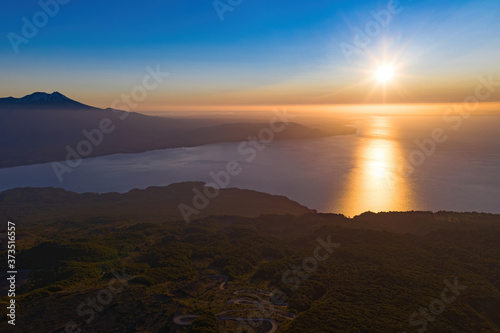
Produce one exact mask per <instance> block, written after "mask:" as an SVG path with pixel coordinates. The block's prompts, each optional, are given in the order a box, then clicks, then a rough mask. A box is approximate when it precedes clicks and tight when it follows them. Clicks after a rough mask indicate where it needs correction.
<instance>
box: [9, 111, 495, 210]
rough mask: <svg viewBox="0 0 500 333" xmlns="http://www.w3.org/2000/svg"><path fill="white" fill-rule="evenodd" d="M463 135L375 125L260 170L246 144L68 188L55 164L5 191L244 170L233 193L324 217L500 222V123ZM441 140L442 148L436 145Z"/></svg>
mask: <svg viewBox="0 0 500 333" xmlns="http://www.w3.org/2000/svg"><path fill="white" fill-rule="evenodd" d="M454 125H455V126H456V127H455V129H454V128H453V127H452V126H454ZM457 125H458V123H454V122H445V121H444V120H443V118H442V117H438V116H432V117H429V116H425V117H415V116H405V117H390V116H389V117H370V118H365V119H362V120H357V121H355V123H354V125H353V126H355V127H356V128H358V130H359V131H358V134H356V135H349V136H335V137H329V138H322V139H313V140H297V141H276V142H273V143H271V144H269V145H267V146H266V148H265V149H264V150H263V151H260V152H259V153H258V155H257V158H256V159H255V160H254V161H253V162H247V161H246V158H247V157H248V156H242V155H240V154H239V153H238V146H239V143H222V144H215V145H206V146H201V147H195V148H176V149H166V150H158V151H150V152H146V153H140V154H115V155H108V156H103V157H97V158H91V159H86V160H84V161H83V163H82V164H81V165H80V166H79V167H78V168H76V169H75V170H74V172H73V173H71V174H66V175H65V176H64V177H65V178H64V181H63V182H61V183H60V182H59V180H58V179H57V177H56V175H55V173H54V171H53V170H52V167H51V165H50V163H47V164H38V165H31V166H22V167H14V168H6V169H0V191H3V190H6V189H11V188H16V187H28V186H30V187H61V188H64V189H67V190H71V191H75V192H80V193H82V192H100V193H102V192H126V191H128V190H130V189H133V188H146V187H149V186H161V185H168V184H171V183H175V182H182V181H206V182H208V181H211V179H210V176H209V173H210V172H211V171H214V172H217V171H219V170H223V169H224V168H225V165H226V163H227V162H228V161H232V160H236V161H239V162H240V163H241V164H242V165H243V171H242V173H241V174H240V175H238V176H236V177H233V178H232V179H231V183H230V185H229V187H238V188H244V189H252V190H257V191H262V192H266V193H271V194H277V195H285V196H287V197H289V198H290V199H292V200H295V201H297V202H299V203H301V204H303V205H306V206H308V207H310V208H314V209H317V210H318V211H321V212H335V213H342V214H345V215H348V216H353V215H356V214H360V213H362V212H365V211H368V210H370V211H374V212H379V211H406V210H430V211H438V210H448V211H478V212H491V213H500V204H499V201H500V147H499V143H500V131H499V129H500V117H498V116H476V117H470V118H467V119H463V120H462V123H461V126H459V127H458V126H457ZM436 131H437V133H440V135H439V136H436V137H439V139H440V140H439V142H436V141H430V140H432V137H433V132H434V133H435V132H436ZM416 140H421V144H420V146H421V147H423V148H419V146H418V145H417V143H416ZM431 142H433V143H431Z"/></svg>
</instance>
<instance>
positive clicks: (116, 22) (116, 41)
mask: <svg viewBox="0 0 500 333" xmlns="http://www.w3.org/2000/svg"><path fill="white" fill-rule="evenodd" d="M54 1H55V0H54ZM221 1H222V2H226V3H228V2H229V1H228V0H221ZM46 2H47V3H49V2H50V1H46ZM236 2H237V1H234V2H233V3H236ZM388 3H389V2H388V1H353V0H351V1H322V0H315V1H310V2H306V1H292V0H287V1H285V0H275V1H269V0H268V1H264V0H252V1H250V0H243V1H241V4H240V5H238V6H234V7H233V10H232V11H231V12H226V13H225V15H224V20H223V21H221V20H220V18H219V15H218V14H217V12H216V10H215V8H214V5H213V1H205V0H196V1H195V0H171V1H165V0H164V1H130V0H123V1H102V0H101V1H96V0H86V1H77V0H71V1H69V2H68V3H67V4H64V5H60V8H59V12H58V13H57V14H56V15H55V16H54V17H53V18H50V19H49V20H48V24H47V25H46V26H42V27H40V28H39V32H38V34H37V35H36V36H34V37H33V38H29V39H28V40H29V41H28V43H27V44H20V45H19V52H18V53H16V52H14V49H13V47H12V45H11V42H10V41H9V38H8V34H9V33H15V34H18V35H20V36H22V33H21V29H22V27H23V22H22V18H23V17H26V18H28V20H30V21H32V19H33V15H34V14H35V13H37V12H38V11H40V10H41V7H40V6H39V4H38V1H33V0H23V1H16V2H15V1H9V2H4V3H3V4H2V9H3V10H2V11H1V13H0V73H1V76H0V91H2V95H4V96H10V95H12V96H17V97H20V96H23V95H25V94H28V93H30V92H33V91H49V92H51V91H55V90H57V91H60V92H62V93H64V94H66V95H68V96H69V97H72V98H75V99H78V100H81V101H84V102H86V103H89V104H93V105H97V106H101V107H105V106H109V105H110V103H111V102H112V101H113V100H114V99H115V98H116V96H120V94H122V93H127V92H129V91H130V89H132V88H133V87H134V86H136V85H137V84H139V83H140V82H141V81H142V78H143V77H144V75H146V71H145V67H146V66H151V67H155V66H156V65H157V64H159V65H160V66H161V68H162V70H164V71H168V72H169V73H170V74H171V75H170V77H169V78H168V79H167V80H166V81H165V82H164V83H162V84H161V85H160V86H159V87H158V88H157V89H155V90H154V91H151V92H150V93H149V95H148V98H147V99H146V100H145V101H144V102H143V103H141V106H140V109H145V110H146V109H155V110H159V109H162V108H163V107H167V106H178V105H240V104H244V105H248V104H334V103H378V102H439V101H442V102H449V101H455V100H457V101H458V100H463V98H464V97H465V96H467V92H469V91H471V90H472V91H473V89H474V87H475V85H476V84H477V83H476V81H477V77H478V76H480V75H488V74H491V73H495V70H497V71H498V59H499V56H500V20H499V19H498V18H499V17H500V2H498V1H492V0H478V1H466V0H454V1H452V0H444V1H426V0H413V1H409V0H403V1H400V5H399V6H398V8H400V9H402V11H401V12H400V13H398V14H395V15H392V19H391V22H390V24H389V25H388V26H387V27H385V28H383V29H381V31H380V33H377V34H375V36H374V37H373V38H371V42H370V43H369V45H368V46H367V47H366V48H364V49H363V54H359V55H358V54H355V55H353V56H352V57H351V59H350V60H351V61H348V60H346V57H345V56H344V54H343V52H342V49H341V47H340V45H341V44H342V43H346V44H351V45H353V37H354V35H355V33H354V32H353V31H354V29H355V28H356V27H357V28H360V29H362V30H363V29H365V27H366V25H367V24H369V22H370V21H374V18H373V17H372V16H371V13H372V12H379V11H381V10H385V9H386V8H387V6H388ZM383 63H391V64H392V65H393V67H394V68H395V78H394V80H393V82H391V84H390V85H388V86H386V87H383V89H384V91H385V97H384V98H382V91H381V90H382V87H377V84H376V82H373V75H374V73H375V72H376V69H377V66H380V65H381V64H383ZM497 74H500V73H498V72H497ZM499 78H500V76H499Z"/></svg>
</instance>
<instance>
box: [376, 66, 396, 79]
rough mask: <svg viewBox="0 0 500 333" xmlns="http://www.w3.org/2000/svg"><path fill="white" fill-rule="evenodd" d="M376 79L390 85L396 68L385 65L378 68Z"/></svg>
mask: <svg viewBox="0 0 500 333" xmlns="http://www.w3.org/2000/svg"><path fill="white" fill-rule="evenodd" d="M375 77H376V78H377V80H378V81H379V82H381V83H388V82H389V81H391V80H392V78H393V77H394V68H393V67H392V66H389V65H383V66H380V67H379V68H377V71H376V73H375Z"/></svg>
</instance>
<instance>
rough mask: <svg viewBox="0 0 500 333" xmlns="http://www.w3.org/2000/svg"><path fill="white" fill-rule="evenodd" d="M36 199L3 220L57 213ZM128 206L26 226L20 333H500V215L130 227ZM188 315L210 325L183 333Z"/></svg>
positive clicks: (301, 216) (152, 215)
mask: <svg viewBox="0 0 500 333" xmlns="http://www.w3.org/2000/svg"><path fill="white" fill-rule="evenodd" d="M30 191H33V190H30V189H25V190H16V191H15V192H5V193H4V194H3V197H2V201H0V202H2V206H1V213H2V214H3V215H4V216H8V215H10V214H12V212H13V211H14V210H15V209H19V207H20V206H23V205H24V206H26V207H28V206H29V205H32V206H33V207H37V205H40V204H41V203H43V200H44V199H43V197H40V198H41V199H40V200H41V201H37V200H36V198H35V197H33V196H32V195H31V194H32V193H31V194H30ZM45 191H56V190H50V189H46V190H45ZM57 193H61V192H57ZM151 194H152V192H148V191H144V192H141V193H140V195H139V196H141V195H142V196H148V195H151ZM238 194H244V192H238V191H234V192H232V199H233V200H237V198H238ZM11 195H15V198H16V200H17V201H16V202H17V203H18V205H17V206H16V207H17V208H16V207H13V206H12V205H11V206H8V205H6V203H8V202H12V201H9V200H10V199H9V197H10V196H11ZM255 195H257V194H255ZM22 198H30V200H27V199H25V200H23V199H22ZM120 198H122V199H123V200H129V199H130V198H127V197H126V195H116V196H108V197H106V196H101V197H100V206H99V208H98V209H97V208H95V209H96V210H95V211H92V209H91V208H89V207H91V206H89V204H88V200H89V198H88V195H76V194H75V198H74V199H72V200H73V201H72V202H71V207H72V209H71V210H68V211H65V213H64V214H63V215H57V214H56V212H58V211H59V212H60V210H58V208H57V206H50V205H49V206H47V207H51V208H47V209H45V210H38V211H37V212H35V211H32V212H29V211H28V210H25V211H26V213H25V214H24V215H23V219H20V220H16V221H14V222H16V224H17V233H18V235H17V237H18V240H17V250H18V253H17V261H18V266H19V268H18V269H19V270H20V271H21V273H20V274H19V275H18V294H17V297H16V298H17V303H18V304H17V305H18V315H19V317H18V318H17V322H18V325H16V331H18V332H79V330H81V332H252V331H253V332H269V331H272V327H271V321H266V320H267V319H269V320H272V321H273V322H275V323H276V324H277V325H278V331H279V332H408V333H410V332H457V333H458V332H482V333H486V332H500V242H499V239H500V216H498V215H491V214H480V213H451V212H437V213H431V212H406V213H396V212H393V213H379V214H374V213H365V214H362V215H360V216H357V217H354V218H352V219H351V218H347V217H344V216H343V215H335V214H318V213H315V212H312V211H307V212H299V211H297V212H296V213H295V214H293V215H292V214H287V213H286V210H287V209H288V208H289V206H287V207H286V208H285V209H283V212H281V213H276V214H264V215H260V216H253V217H250V216H242V215H244V214H242V215H240V216H238V214H237V212H234V207H232V208H231V209H232V210H233V213H236V214H234V215H228V214H225V212H224V209H222V208H221V209H220V211H219V214H218V215H212V216H206V217H201V218H200V219H198V220H195V221H193V222H192V223H190V224H189V225H186V223H184V221H181V220H175V219H170V218H162V217H161V214H158V212H157V211H151V210H149V209H146V208H144V209H143V210H141V208H140V207H139V206H135V209H136V211H135V212H134V213H133V214H131V215H130V216H131V217H130V218H127V217H125V216H124V215H123V214H121V213H120V214H118V210H117V209H116V207H117V205H118V206H120V205H122V204H123V203H122V202H120V200H121V199H120ZM136 199H137V200H139V199H138V198H136ZM142 199H145V198H142ZM65 200H66V199H65ZM172 200H174V199H172ZM276 200H277V201H276V202H274V203H273V202H272V200H271V201H269V204H275V205H278V206H279V204H280V203H283V202H284V201H283V200H282V199H281V198H280V197H277V199H276ZM63 201H64V200H61V202H63ZM106 205H108V206H109V207H110V209H109V211H110V214H108V215H106V214H105V213H104V211H103V209H102V207H105V206H106ZM286 205H290V204H289V203H288V202H286ZM121 207H124V206H121ZM220 207H223V206H220ZM275 208H276V209H278V208H279V207H277V206H275ZM124 210H126V208H124ZM141 214H142V215H143V217H144V218H141V217H140V216H141ZM82 217H83V218H82ZM325 243H326V244H330V245H331V244H334V246H328V245H327V246H325ZM322 244H323V245H322ZM1 256H2V262H6V252H5V251H3V252H1ZM224 276H225V277H224ZM225 278H227V282H226V283H225V284H224V283H223V282H224V279H225ZM2 283H3V281H2ZM450 285H451V286H455V289H453V288H450ZM2 286H3V285H2ZM445 289H446V290H445ZM3 294H4V295H5V293H3ZM235 299H236V300H239V301H235ZM6 300H7V298H5V297H4V298H3V299H2V302H4V303H3V305H2V306H5V305H6V303H5V301H6ZM92 300H94V301H95V300H97V304H94V306H92V305H91V301H92ZM99 300H100V301H99ZM242 300H243V301H242ZM444 300H446V302H445V301H444ZM89 304H90V305H89ZM256 309H258V310H256ZM181 315H192V316H196V318H194V317H193V318H192V324H191V325H185V326H183V325H178V324H176V323H175V320H174V319H175V317H176V316H181ZM224 318H240V319H241V320H240V321H237V320H234V319H224ZM256 318H265V319H266V320H260V321H256V320H254V319H256ZM248 319H250V320H248ZM0 325H1V326H0V327H1V328H0V329H1V330H5V329H6V327H7V323H6V318H5V317H3V320H2V322H1V323H0Z"/></svg>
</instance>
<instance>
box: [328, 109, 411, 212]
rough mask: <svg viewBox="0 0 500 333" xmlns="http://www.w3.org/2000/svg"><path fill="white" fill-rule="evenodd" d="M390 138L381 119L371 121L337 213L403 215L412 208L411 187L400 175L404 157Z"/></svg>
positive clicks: (385, 122) (346, 183)
mask: <svg viewBox="0 0 500 333" xmlns="http://www.w3.org/2000/svg"><path fill="white" fill-rule="evenodd" d="M394 134H395V133H393V132H392V128H391V127H390V126H389V124H388V121H387V118H385V117H377V118H375V119H374V121H373V122H370V126H369V127H368V128H366V129H364V133H363V135H362V136H361V137H360V141H361V142H360V145H359V146H358V148H357V150H356V151H355V152H353V156H354V159H355V162H354V168H353V169H351V172H350V174H349V175H347V178H346V182H345V186H344V189H345V190H344V195H343V196H342V198H341V199H340V202H339V203H337V205H336V206H337V209H336V210H337V211H340V212H342V213H343V214H344V215H347V216H354V215H358V214H360V213H362V212H365V211H372V212H380V211H407V210H411V209H412V207H414V205H415V203H412V201H411V197H412V195H411V193H412V189H411V184H410V182H409V181H408V178H407V177H406V176H404V175H403V174H402V173H401V172H400V170H401V166H402V165H403V163H404V156H403V152H402V149H401V148H400V146H399V143H398V142H397V141H396V140H393V136H394Z"/></svg>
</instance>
